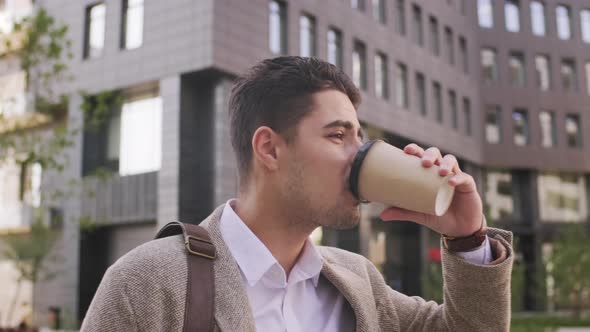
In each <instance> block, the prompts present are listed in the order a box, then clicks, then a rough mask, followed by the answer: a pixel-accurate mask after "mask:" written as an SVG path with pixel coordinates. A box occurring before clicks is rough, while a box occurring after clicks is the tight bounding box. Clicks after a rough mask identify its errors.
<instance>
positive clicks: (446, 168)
mask: <svg viewBox="0 0 590 332" xmlns="http://www.w3.org/2000/svg"><path fill="white" fill-rule="evenodd" d="M450 173H455V174H459V173H462V172H461V169H460V168H459V162H458V161H457V158H456V157H455V156H454V155H452V154H447V155H445V156H444V157H443V159H442V161H441V163H440V170H439V172H438V174H439V175H441V176H446V175H448V174H450Z"/></svg>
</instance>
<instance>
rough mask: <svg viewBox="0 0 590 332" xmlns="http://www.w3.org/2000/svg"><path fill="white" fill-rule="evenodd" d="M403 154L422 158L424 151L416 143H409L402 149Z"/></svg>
mask: <svg viewBox="0 0 590 332" xmlns="http://www.w3.org/2000/svg"><path fill="white" fill-rule="evenodd" d="M404 152H405V153H407V154H411V155H413V156H418V157H422V155H423V154H424V149H422V148H421V147H420V146H419V145H418V144H416V143H410V144H408V145H406V146H405V147H404Z"/></svg>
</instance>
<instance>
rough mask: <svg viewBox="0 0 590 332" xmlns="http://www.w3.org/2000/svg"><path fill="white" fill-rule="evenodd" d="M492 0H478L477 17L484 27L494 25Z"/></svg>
mask: <svg viewBox="0 0 590 332" xmlns="http://www.w3.org/2000/svg"><path fill="white" fill-rule="evenodd" d="M493 13H494V11H493V8H492V0H477V19H478V21H479V26H480V27H482V28H493V27H494V14H493Z"/></svg>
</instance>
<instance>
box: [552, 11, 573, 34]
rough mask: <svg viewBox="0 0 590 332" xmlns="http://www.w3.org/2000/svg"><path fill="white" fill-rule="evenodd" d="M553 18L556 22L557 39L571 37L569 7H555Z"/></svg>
mask: <svg viewBox="0 0 590 332" xmlns="http://www.w3.org/2000/svg"><path fill="white" fill-rule="evenodd" d="M555 20H556V23H557V36H558V37H559V39H563V40H566V39H570V38H571V37H572V23H571V20H570V9H569V7H567V6H564V5H559V6H557V7H555Z"/></svg>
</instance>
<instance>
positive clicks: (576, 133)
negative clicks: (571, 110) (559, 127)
mask: <svg viewBox="0 0 590 332" xmlns="http://www.w3.org/2000/svg"><path fill="white" fill-rule="evenodd" d="M565 134H566V136H567V146H569V147H571V148H579V147H581V146H582V135H581V133H580V117H579V116H578V115H577V114H568V115H566V117H565Z"/></svg>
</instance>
